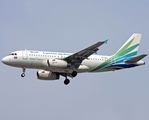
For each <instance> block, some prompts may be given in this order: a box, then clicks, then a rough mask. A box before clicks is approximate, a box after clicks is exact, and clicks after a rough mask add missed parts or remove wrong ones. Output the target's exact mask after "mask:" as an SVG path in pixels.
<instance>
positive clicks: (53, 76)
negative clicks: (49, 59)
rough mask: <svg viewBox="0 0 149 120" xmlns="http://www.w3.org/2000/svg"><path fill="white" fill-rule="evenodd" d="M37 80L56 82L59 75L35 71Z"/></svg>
mask: <svg viewBox="0 0 149 120" xmlns="http://www.w3.org/2000/svg"><path fill="white" fill-rule="evenodd" d="M37 78H38V79H40V80H58V79H59V78H60V75H59V74H57V73H53V72H50V71H45V70H41V71H37Z"/></svg>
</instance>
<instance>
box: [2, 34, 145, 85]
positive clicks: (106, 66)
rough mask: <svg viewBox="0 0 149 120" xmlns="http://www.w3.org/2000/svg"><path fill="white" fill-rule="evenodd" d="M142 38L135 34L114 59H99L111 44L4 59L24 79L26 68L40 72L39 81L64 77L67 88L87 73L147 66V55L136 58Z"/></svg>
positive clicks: (21, 53) (18, 54) (31, 52)
mask: <svg viewBox="0 0 149 120" xmlns="http://www.w3.org/2000/svg"><path fill="white" fill-rule="evenodd" d="M141 36H142V35H141V34H137V33H134V34H133V35H132V36H131V37H130V38H129V39H128V40H127V41H126V43H125V44H124V45H123V46H122V47H121V48H120V49H119V50H118V51H117V52H116V53H115V54H113V55H111V56H105V55H97V54H95V53H97V51H98V50H99V48H98V47H100V46H101V45H103V44H104V43H107V41H108V40H105V41H101V42H97V43H95V44H93V45H91V46H89V47H87V48H85V49H83V50H81V51H79V52H76V53H64V52H48V51H36V50H26V49H25V50H19V51H15V52H12V53H10V54H9V55H8V56H6V57H4V58H3V59H2V62H3V63H4V64H6V65H9V66H13V67H19V68H22V70H23V73H22V74H21V77H24V76H25V70H26V68H31V69H41V70H39V71H37V78H38V79H39V80H58V79H59V78H60V76H63V77H65V80H64V84H65V85H68V84H69V83H70V80H69V79H68V77H71V78H73V77H76V76H77V74H78V73H84V72H91V73H92V72H106V71H115V70H121V69H126V68H132V67H136V66H140V65H144V64H145V62H144V61H142V60H141V59H143V58H144V57H146V56H147V54H141V55H138V56H137V52H138V48H139V44H140V40H141Z"/></svg>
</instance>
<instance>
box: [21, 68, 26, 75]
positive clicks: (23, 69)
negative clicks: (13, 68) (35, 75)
mask: <svg viewBox="0 0 149 120" xmlns="http://www.w3.org/2000/svg"><path fill="white" fill-rule="evenodd" d="M25 70H26V68H22V71H23V73H22V74H21V77H25Z"/></svg>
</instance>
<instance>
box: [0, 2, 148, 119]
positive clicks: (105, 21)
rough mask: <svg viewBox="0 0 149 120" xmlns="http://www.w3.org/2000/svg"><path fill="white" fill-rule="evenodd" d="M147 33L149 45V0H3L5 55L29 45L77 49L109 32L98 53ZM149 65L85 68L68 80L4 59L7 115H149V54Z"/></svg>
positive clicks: (0, 29) (0, 110)
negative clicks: (45, 75)
mask: <svg viewBox="0 0 149 120" xmlns="http://www.w3.org/2000/svg"><path fill="white" fill-rule="evenodd" d="M133 33H142V41H141V44H140V47H139V52H138V54H142V53H149V47H148V46H149V1H148V0H143V1H141V0H133V1H132V0H131V1H130V0H125V1H124V0H123V1H122V0H121V1H120V0H73V1H70V0H63V1H62V0H0V41H1V44H0V58H1V59H2V58H3V57H4V56H6V55H8V54H9V53H10V52H12V51H15V50H21V49H34V50H48V51H62V52H77V51H79V50H81V49H84V48H85V47H88V46H90V45H92V44H94V43H96V42H98V41H100V40H105V39H109V41H108V44H105V45H103V46H101V47H100V49H99V51H98V54H103V55H111V54H113V53H115V52H116V51H117V50H118V49H119V48H120V47H121V46H122V45H123V44H124V43H125V41H126V40H127V39H128V38H129V37H130V36H131V35H132V34H133ZM144 60H145V61H146V65H145V66H141V67H137V68H132V69H127V70H122V71H115V72H106V73H91V74H90V73H89V74H79V75H78V76H77V77H76V78H74V79H71V83H70V84H69V85H68V86H65V85H64V84H63V80H64V78H63V77H61V79H60V80H59V81H40V80H37V77H36V72H37V70H29V69H27V71H26V76H25V78H21V76H20V74H21V73H22V70H21V69H19V68H13V67H9V66H6V65H4V64H2V63H0V120H49V119H50V120H149V75H148V74H149V72H148V71H149V65H148V64H149V63H148V62H149V57H146V58H145V59H144Z"/></svg>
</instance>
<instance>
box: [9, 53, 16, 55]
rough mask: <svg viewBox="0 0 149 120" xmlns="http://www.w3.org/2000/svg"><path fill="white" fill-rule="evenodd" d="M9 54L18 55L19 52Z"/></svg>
mask: <svg viewBox="0 0 149 120" xmlns="http://www.w3.org/2000/svg"><path fill="white" fill-rule="evenodd" d="M9 55H17V53H10V54H9Z"/></svg>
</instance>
